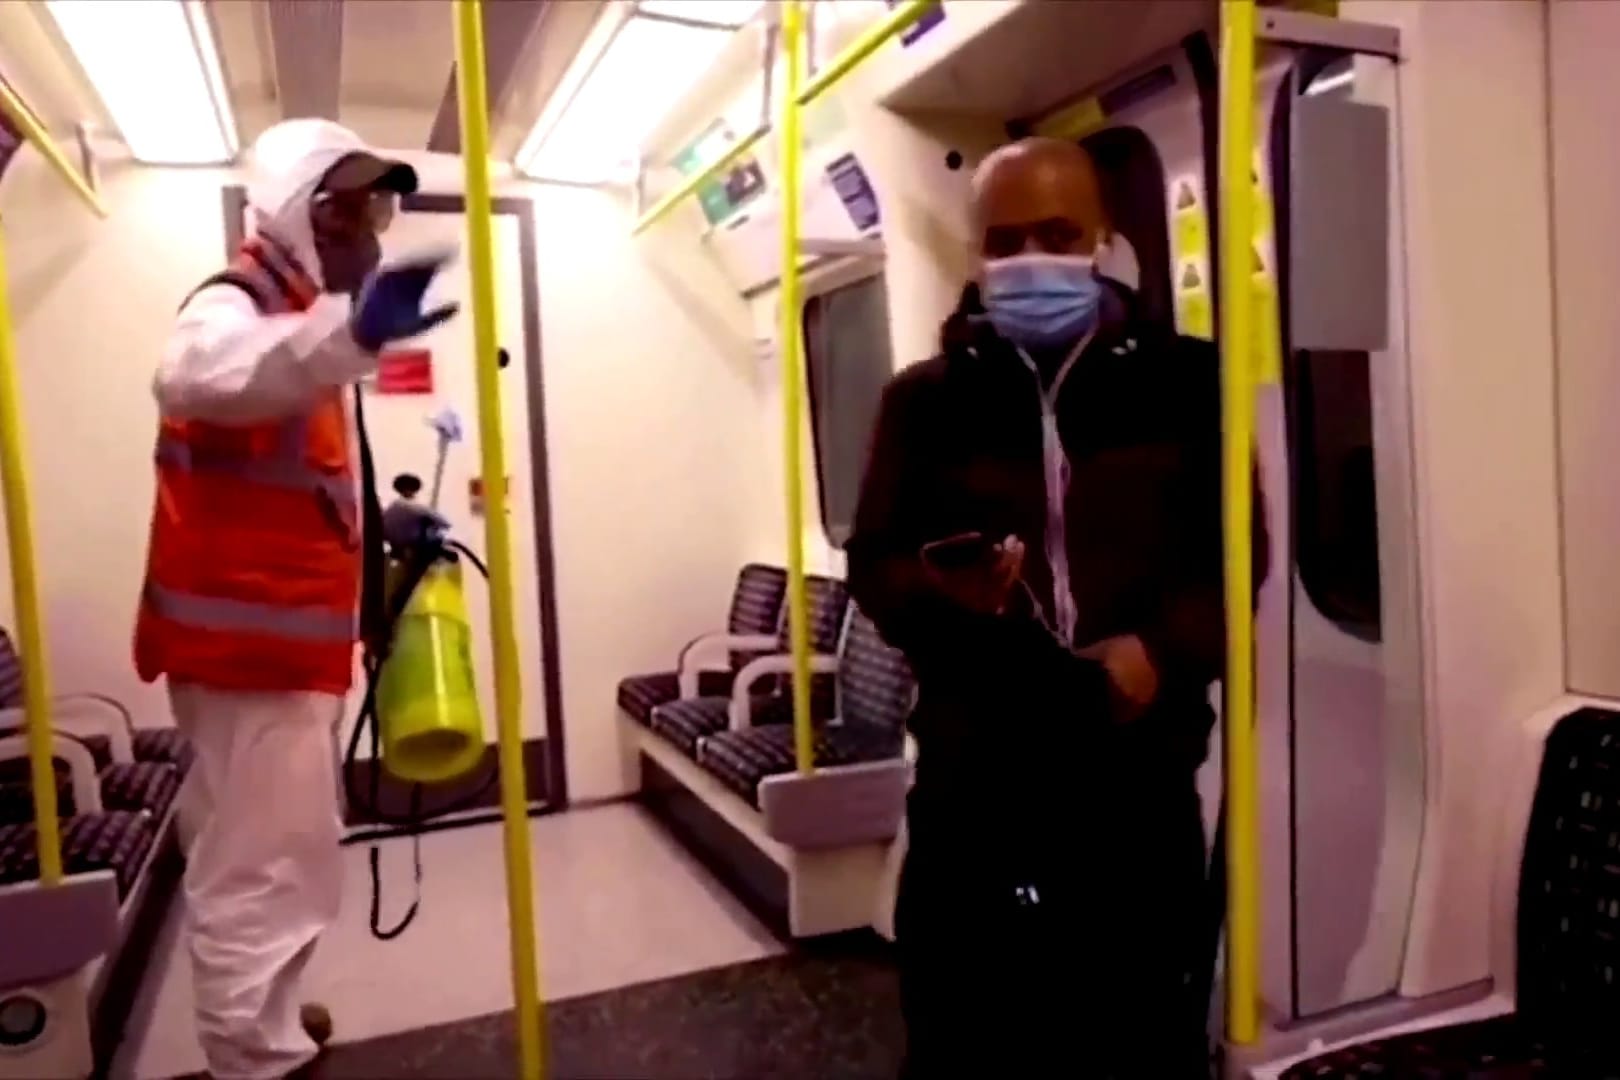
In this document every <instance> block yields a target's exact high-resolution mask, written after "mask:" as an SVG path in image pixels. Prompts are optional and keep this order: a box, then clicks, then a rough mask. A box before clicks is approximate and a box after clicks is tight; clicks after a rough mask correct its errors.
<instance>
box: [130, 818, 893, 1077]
mask: <svg viewBox="0 0 1620 1080" xmlns="http://www.w3.org/2000/svg"><path fill="white" fill-rule="evenodd" d="M530 824H531V843H532V846H533V850H534V853H535V878H536V885H537V887H536V896H537V905H538V912H539V918H540V941H541V957H540V963H541V980H542V988H543V992H544V995H545V997H546V1000H547V1002H548V1005H547V1008H546V1021H547V1024H546V1026H547V1036H548V1041H549V1058H550V1062H551V1072H550V1075H552V1076H555V1077H557V1078H559V1080H567V1078H575V1077H580V1078H583V1077H626V1076H636V1077H647V1078H654V1077H670V1078H674V1077H695V1076H715V1077H740V1076H767V1075H768V1076H773V1077H797V1076H803V1077H806V1078H808V1077H824V1076H829V1075H837V1076H841V1077H867V1076H870V1077H885V1078H887V1077H892V1076H894V1075H895V1073H896V1071H897V1067H898V1063H899V1057H900V1052H901V1045H902V1039H903V1036H902V1031H901V1027H900V1019H899V998H898V986H897V982H896V977H895V974H894V971H893V966H892V962H891V961H890V959H889V958H888V956H887V954H886V947H885V946H884V945H883V944H882V943H881V941H880V940H879V939H877V938H876V936H875V935H850V936H848V937H847V938H842V939H840V940H837V941H834V942H830V943H827V944H824V945H819V946H816V947H812V948H808V949H804V948H793V949H789V948H787V947H785V946H784V945H783V944H781V943H780V942H779V941H777V940H776V939H775V938H774V937H773V936H772V934H771V933H770V932H769V931H768V930H766V929H765V928H764V926H762V925H761V924H760V923H758V922H757V921H756V920H755V919H754V918H753V917H752V916H751V915H749V914H748V913H747V911H746V910H744V909H743V907H742V906H741V905H740V904H739V903H738V902H737V901H736V900H735V899H734V898H733V897H732V896H731V895H730V894H729V893H727V892H726V891H725V889H724V888H723V887H722V886H721V885H720V884H719V883H718V882H716V881H714V880H713V879H712V878H711V877H709V875H708V874H707V872H706V871H704V870H703V869H702V868H701V867H699V866H698V864H697V863H696V862H695V861H693V859H692V858H691V857H690V856H689V855H687V853H686V852H685V851H684V850H683V849H682V848H680V847H679V846H678V845H677V844H676V842H675V841H674V840H673V839H672V838H670V837H669V836H668V835H667V834H666V833H664V832H663V831H662V829H661V827H660V826H659V825H658V824H657V823H656V822H654V821H653V820H652V819H651V818H650V817H648V816H647V815H646V814H645V813H644V812H643V811H642V810H641V809H640V808H639V807H637V806H636V805H634V804H632V803H613V804H608V805H605V806H601V807H596V808H592V809H582V810H575V811H570V812H567V813H562V814H554V815H550V816H546V817H540V818H536V819H534V820H533V821H532V822H531V823H530ZM366 851H367V846H366V845H365V844H354V845H350V846H348V847H346V848H345V849H344V853H345V861H346V866H347V879H346V881H345V893H344V902H343V913H342V916H341V918H340V919H339V922H338V925H337V926H336V927H334V928H333V930H332V931H331V932H330V933H329V934H328V935H327V936H326V938H324V939H323V940H322V943H321V947H320V949H319V950H318V952H317V954H316V957H315V960H314V962H313V963H312V965H311V968H310V971H309V973H308V974H307V976H306V981H305V989H306V993H305V997H306V999H307V1000H311V1001H320V1002H321V1003H323V1004H326V1005H327V1006H329V1007H330V1008H331V1010H332V1013H333V1019H334V1022H335V1027H336V1036H335V1042H334V1045H333V1046H332V1047H331V1048H330V1050H329V1052H328V1053H327V1054H326V1055H325V1056H324V1057H323V1058H322V1060H321V1064H320V1068H319V1071H318V1072H317V1075H318V1076H320V1077H323V1078H335V1077H355V1078H362V1077H367V1078H374V1077H379V1076H387V1077H390V1078H406V1077H499V1076H508V1075H511V1074H512V1073H513V1071H514V1067H515V1066H514V1063H515V1061H516V1044H515V1035H514V1030H513V1025H512V1022H511V1014H510V1011H509V1010H510V1008H511V1000H512V997H511V985H510V975H509V970H508V962H507V923H506V918H505V910H506V909H505V884H504V876H503V875H504V870H503V866H502V860H501V829H500V824H499V822H495V823H492V824H488V825H477V826H469V827H466V828H461V829H452V830H445V831H442V832H435V833H428V834H425V835H424V836H423V837H422V863H423V881H422V906H421V911H420V914H419V915H418V917H417V920H416V922H415V923H413V924H412V926H411V927H410V929H409V930H407V931H406V932H405V934H404V935H403V936H402V937H401V938H399V939H397V940H394V941H392V942H381V941H377V940H375V939H373V938H372V936H371V934H370V932H369V929H368V927H367V917H368V910H367V908H368V904H369V900H370V883H369V879H368V871H367V861H366ZM383 875H384V878H383V883H384V893H383V896H384V905H385V907H384V914H383V921H384V924H385V925H386V924H387V923H388V922H389V921H390V920H391V919H392V918H394V917H396V916H397V914H398V912H399V911H401V910H403V906H404V905H406V904H408V903H409V900H410V896H411V864H410V851H409V841H408V840H406V839H390V840H387V841H384V843H383ZM179 909H180V905H179V904H178V903H177V904H176V905H175V910H174V911H173V912H171V913H170V918H169V921H168V924H167V925H166V926H165V927H164V930H163V932H162V934H161V936H160V937H159V938H158V941H157V944H156V946H155V947H154V949H153V952H152V957H151V960H150V962H149V965H148V969H147V974H146V979H145V983H144V985H143V986H142V987H141V990H140V994H139V998H138V1000H137V1003H136V1006H135V1009H134V1010H133V1011H132V1015H131V1017H130V1022H129V1026H128V1029H127V1034H126V1036H125V1040H124V1042H123V1044H122V1045H121V1046H120V1048H119V1051H118V1053H117V1056H116V1057H115V1059H114V1061H113V1064H112V1068H111V1075H112V1076H113V1077H115V1078H119V1080H123V1078H128V1077H135V1078H137V1080H148V1078H159V1077H172V1076H191V1075H197V1074H200V1073H201V1070H202V1069H203V1068H204V1063H203V1059H202V1053H201V1051H200V1050H199V1049H198V1047H197V1041H196V1035H195V1029H194V1026H193V1023H192V1018H191V1000H190V999H191V976H190V965H189V962H188V958H187V955H186V952H185V948H184V945H183V943H182V942H180V941H179V933H178V927H179Z"/></svg>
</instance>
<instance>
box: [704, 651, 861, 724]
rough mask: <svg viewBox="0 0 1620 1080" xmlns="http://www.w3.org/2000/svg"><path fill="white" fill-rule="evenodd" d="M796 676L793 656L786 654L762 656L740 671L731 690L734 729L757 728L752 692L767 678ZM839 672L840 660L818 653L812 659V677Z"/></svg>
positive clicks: (731, 716) (730, 708) (730, 714)
mask: <svg viewBox="0 0 1620 1080" xmlns="http://www.w3.org/2000/svg"><path fill="white" fill-rule="evenodd" d="M792 673H793V657H792V656H789V655H787V654H785V653H777V654H775V655H773V656H761V657H759V658H758V659H757V660H750V661H749V662H748V663H746V664H744V665H743V669H742V670H741V671H739V672H737V681H736V683H735V684H734V685H733V686H732V688H731V705H730V707H729V710H728V712H729V717H730V724H731V729H732V730H733V731H739V730H741V729H743V728H746V727H751V726H753V722H754V716H753V712H754V698H753V694H751V693H750V691H751V690H752V689H753V688H754V684H755V683H757V682H759V680H761V679H763V678H765V677H766V676H767V675H791V674H792ZM837 673H838V657H836V656H829V655H827V654H826V653H817V654H815V655H813V656H811V657H810V674H812V675H836V674H837Z"/></svg>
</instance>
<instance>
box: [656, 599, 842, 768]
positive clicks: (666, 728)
mask: <svg viewBox="0 0 1620 1080" xmlns="http://www.w3.org/2000/svg"><path fill="white" fill-rule="evenodd" d="M804 591H805V602H806V603H805V606H806V609H807V611H808V613H809V617H810V619H809V621H810V652H811V653H812V654H813V655H814V656H818V657H822V658H824V659H827V660H830V659H831V658H832V657H833V656H834V655H835V654H836V653H837V651H838V638H839V632H840V631H841V630H842V629H843V626H844V621H845V618H846V616H847V613H848V611H849V590H848V588H847V587H846V586H845V585H844V583H843V582H842V581H839V580H837V579H836V578H829V577H821V576H819V575H815V574H811V575H808V576H807V577H806V578H805V581H804ZM791 649H792V643H791V641H790V638H789V632H788V626H787V618H786V615H785V614H784V616H783V618H782V625H781V628H780V630H779V631H778V633H777V636H776V639H775V643H774V645H773V646H772V648H771V649H769V650H767V651H766V653H765V654H764V655H763V656H762V657H760V658H757V659H756V662H755V663H753V664H752V665H744V666H743V667H742V668H741V669H740V670H738V671H736V672H735V674H734V675H733V676H732V681H733V683H734V685H730V686H728V687H727V688H726V689H725V690H722V691H720V692H719V693H710V694H704V695H701V696H698V697H682V698H678V699H676V700H673V701H670V702H667V703H665V704H662V705H659V706H658V707H657V708H655V709H653V711H652V723H651V726H652V729H653V731H654V732H655V733H657V734H658V735H661V736H663V737H664V738H665V739H667V740H668V741H669V742H671V743H674V744H675V746H676V747H678V748H679V749H680V750H681V752H682V753H684V754H685V755H686V756H687V757H689V758H694V759H695V758H696V757H697V753H698V742H699V741H700V740H702V739H704V738H706V737H707V736H710V735H713V734H715V733H716V732H719V731H724V730H725V728H726V726H727V722H728V718H729V716H730V712H731V703H732V699H733V698H734V697H735V696H737V695H738V694H739V693H744V692H745V693H746V694H747V695H748V700H749V701H750V703H751V708H750V711H751V713H752V714H753V715H754V718H755V719H754V722H755V723H757V724H769V725H772V726H776V725H779V724H785V723H788V722H789V721H791V720H792V719H793V702H792V699H791V696H790V695H789V694H788V693H787V692H786V687H787V683H788V680H787V679H786V678H785V677H784V676H783V675H782V674H781V673H782V672H785V671H787V670H789V661H788V659H787V654H788V653H789V652H790V651H791ZM755 673H758V677H757V678H756V677H755ZM736 680H746V682H747V683H749V684H751V685H742V684H741V683H737V682H736ZM836 702H837V687H836V683H835V682H834V680H832V679H831V678H829V677H827V676H826V675H821V674H817V675H812V676H811V706H810V708H811V713H812V715H814V716H817V717H828V716H831V715H832V714H833V712H834V711H835V709H836V707H837V706H836Z"/></svg>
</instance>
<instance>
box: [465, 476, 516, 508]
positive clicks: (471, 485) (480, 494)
mask: <svg viewBox="0 0 1620 1080" xmlns="http://www.w3.org/2000/svg"><path fill="white" fill-rule="evenodd" d="M501 490H502V492H503V493H504V494H507V495H510V494H511V492H512V478H511V477H510V476H508V477H507V478H506V483H504V484H503V485H501ZM467 509H468V511H470V512H471V513H472V515H473V516H474V517H483V516H484V478H483V477H482V476H474V477H472V478H471V479H469V480H468V481H467ZM507 512H508V513H510V512H511V506H510V505H508V507H507Z"/></svg>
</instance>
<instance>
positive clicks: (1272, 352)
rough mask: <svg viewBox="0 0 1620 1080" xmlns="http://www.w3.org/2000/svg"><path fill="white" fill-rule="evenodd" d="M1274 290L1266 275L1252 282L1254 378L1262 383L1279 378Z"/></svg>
mask: <svg viewBox="0 0 1620 1080" xmlns="http://www.w3.org/2000/svg"><path fill="white" fill-rule="evenodd" d="M1279 334H1280V331H1279V329H1278V327H1277V290H1276V289H1275V288H1273V287H1272V284H1271V278H1270V276H1269V275H1257V276H1256V277H1255V282H1254V378H1255V381H1256V382H1257V383H1259V384H1260V385H1261V386H1271V385H1274V384H1276V383H1277V382H1278V381H1280V380H1281V379H1282V342H1281V341H1280V340H1278V338H1279Z"/></svg>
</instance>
